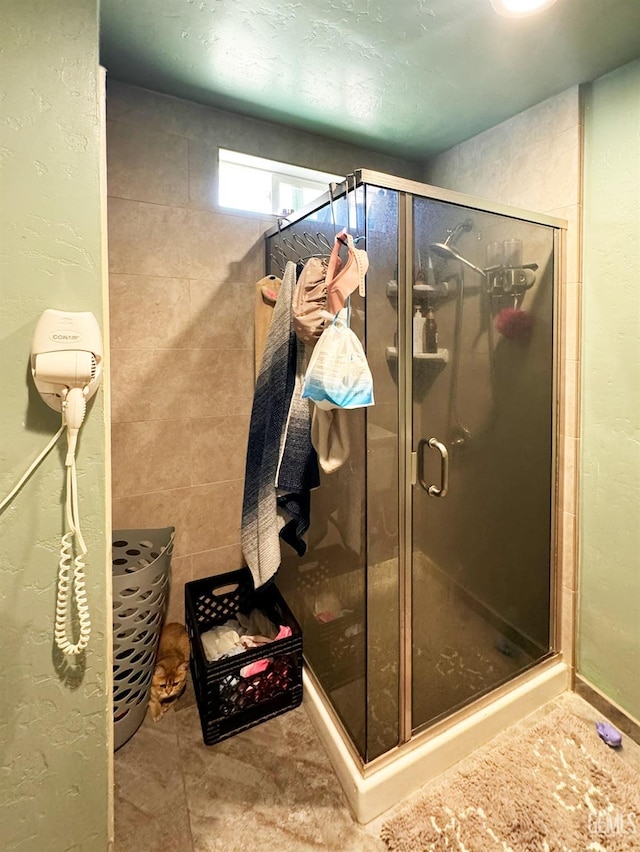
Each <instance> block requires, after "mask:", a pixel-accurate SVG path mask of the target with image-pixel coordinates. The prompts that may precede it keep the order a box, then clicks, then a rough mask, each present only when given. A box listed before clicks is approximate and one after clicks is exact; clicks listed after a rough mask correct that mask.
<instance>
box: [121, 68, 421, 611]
mask: <svg viewBox="0 0 640 852" xmlns="http://www.w3.org/2000/svg"><path fill="white" fill-rule="evenodd" d="M107 109H108V113H107V118H108V122H107V150H108V190H109V264H110V266H109V268H110V314H111V357H112V397H113V410H112V449H113V526H114V529H118V528H129V527H133V528H138V527H140V528H152V527H158V526H165V525H173V526H175V527H176V545H175V553H174V557H173V561H172V566H173V588H172V593H171V599H170V608H169V613H168V617H169V618H170V619H179V620H181V619H182V617H183V585H184V582H186V581H188V580H190V579H196V578H199V577H206V576H209V575H211V574H215V573H220V572H224V571H228V570H232V569H234V568H237V567H239V566H240V565H241V564H242V553H241V548H240V516H241V506H242V490H243V476H244V459H245V452H246V439H247V431H248V422H249V415H250V410H251V401H252V395H253V380H254V376H253V309H254V292H255V283H256V281H257V280H258V279H259V278H260V277H262V275H263V274H264V245H263V241H262V234H263V233H264V231H265V230H266V229H267V228H268V227H271V225H272V224H273V221H274V220H273V218H270V219H269V220H268V221H266V220H264V218H263V219H261V218H260V217H255V216H241V215H232V214H229V213H227V212H223V211H221V210H220V209H219V208H218V207H217V206H216V203H215V186H216V169H217V149H218V146H219V145H220V146H222V147H228V148H232V149H235V150H240V151H243V152H245V153H249V154H256V155H261V156H265V157H268V158H271V159H276V160H282V161H286V162H292V163H296V164H297V165H302V166H308V167H311V168H316V169H321V170H325V171H330V172H334V173H337V174H346V173H347V172H350V171H353V170H354V169H355V168H358V167H366V168H372V169H378V170H381V171H386V172H391V173H394V174H400V175H403V176H406V177H417V166H416V165H415V164H410V163H407V162H404V161H402V160H397V159H394V158H392V157H386V156H384V155H380V154H375V153H372V152H370V151H365V150H363V149H358V148H354V147H352V146H348V145H344V144H341V143H334V142H330V141H328V140H325V139H320V138H318V137H314V136H312V135H310V134H306V133H301V132H299V131H294V130H288V129H286V128H282V127H278V126H277V125H273V124H269V123H267V122H260V121H255V120H251V119H246V118H243V117H242V116H238V115H234V114H231V113H226V112H222V111H220V110H215V109H210V108H207V107H203V106H199V105H197V104H193V103H189V102H186V101H182V100H178V99H175V98H169V97H165V96H163V95H158V94H155V93H153V92H148V91H145V90H143V89H139V88H136V87H131V86H125V85H123V84H120V83H111V84H110V86H109V89H108V98H107Z"/></svg>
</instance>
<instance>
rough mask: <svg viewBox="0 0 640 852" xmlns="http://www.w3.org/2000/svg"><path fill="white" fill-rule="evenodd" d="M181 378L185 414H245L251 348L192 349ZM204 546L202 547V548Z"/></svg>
mask: <svg viewBox="0 0 640 852" xmlns="http://www.w3.org/2000/svg"><path fill="white" fill-rule="evenodd" d="M189 359H190V363H189V368H188V370H187V369H185V368H183V369H182V373H181V377H182V381H183V382H184V384H185V386H186V387H187V388H188V389H189V392H188V395H187V400H186V407H185V409H184V411H185V412H186V416H188V417H219V416H226V415H230V414H245V413H247V412H250V411H251V405H252V402H253V389H254V384H253V371H254V365H253V348H252V349H226V350H223V349H194V350H191V351H190V352H189ZM203 549H204V548H203Z"/></svg>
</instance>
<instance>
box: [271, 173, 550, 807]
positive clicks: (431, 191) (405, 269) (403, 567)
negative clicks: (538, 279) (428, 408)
mask: <svg viewBox="0 0 640 852" xmlns="http://www.w3.org/2000/svg"><path fill="white" fill-rule="evenodd" d="M363 185H364V186H365V187H366V186H372V187H377V188H380V189H388V190H391V191H395V192H397V193H398V244H397V260H398V300H397V304H398V328H397V332H398V341H397V350H398V362H397V363H398V373H397V377H398V477H399V480H398V481H399V491H400V494H399V507H398V513H399V517H398V522H399V525H398V551H399V552H398V574H399V577H398V580H399V623H398V630H399V631H400V643H399V648H400V657H399V661H398V662H399V696H398V699H399V700H398V711H399V728H398V733H399V736H398V743H397V746H395V747H393V748H392V749H390V750H389V751H387V752H385V753H383V754H381V755H380V756H378V757H376V758H373V759H372V760H369V761H365V760H364V759H363V757H362V755H361V754H360V753H359V751H358V749H357V747H356V746H355V744H354V742H353V741H352V740H351V737H350V735H349V732H348V731H347V729H346V728H345V726H344V724H343V722H342V720H341V718H340V717H339V715H338V713H337V712H336V710H335V708H334V707H333V706H332V705H331V703H330V701H329V700H328V698H327V697H326V696H325V697H324V699H323V705H324V711H323V712H324V713H326V715H327V717H328V718H329V719H331V722H332V725H333V726H334V729H335V730H337V731H339V732H340V733H341V739H342V742H343V745H344V746H345V747H346V752H347V753H348V754H350V756H351V758H352V760H353V761H354V766H355V765H357V766H358V767H359V769H360V773H361V778H362V779H363V781H366V779H367V778H370V777H374V776H375V775H376V773H378V771H379V770H381V769H383V768H384V767H385V766H387V765H389V764H391V763H393V762H394V761H397V760H399V759H400V758H401V757H402V756H403V755H407V754H409V753H411V752H413V751H414V750H415V751H416V752H418V751H419V750H420V749H421V748H422V747H423V746H424V745H425V743H427V742H429V741H430V740H431V739H432V738H434V739H435V738H437V737H438V736H439V735H440V734H441V733H442V732H443V731H446V730H447V728H450V727H452V726H453V725H455V724H456V723H457V722H460V721H462V720H465V719H469V718H471V717H472V716H473V714H475V713H477V712H478V711H479V710H481V709H483V708H486V707H489V706H490V705H492V704H493V703H494V702H497V701H499V700H500V699H502V698H503V697H505V696H507V695H508V694H509V693H512V692H513V693H515V692H516V691H518V689H519V688H520V687H522V688H526V686H527V684H529V683H531V684H533V683H535V681H536V678H538V677H539V676H541V675H544V674H545V672H546V674H547V675H548V676H549V678H554V677H555V676H556V675H555V674H554V673H555V672H557V664H558V663H559V662H560V661H561V659H562V649H561V642H560V639H561V636H560V620H559V618H558V605H559V601H560V594H561V588H560V583H561V578H560V571H559V570H558V559H557V553H556V538H557V530H558V528H559V523H560V520H561V519H560V518H558V511H559V508H558V507H559V500H558V483H559V464H558V446H559V440H558V428H559V416H558V412H559V397H558V388H559V374H560V358H559V337H560V329H562V327H563V326H562V323H563V317H562V314H561V306H562V299H561V292H562V290H563V288H564V286H565V280H564V267H565V262H564V252H565V240H564V234H565V231H566V228H567V222H566V220H563V219H559V218H557V217H554V216H549V215H547V214H539V213H533V212H532V211H529V210H524V209H521V208H517V207H511V206H509V205H506V204H501V203H494V202H491V201H489V200H487V199H485V198H480V197H477V196H472V195H466V194H464V193H459V192H456V191H454V190H447V189H442V188H440V187H436V186H432V185H430V184H426V183H421V182H419V181H414V180H410V179H406V178H398V177H395V176H392V175H388V174H385V173H382V172H377V171H372V170H369V169H358V170H356V171H355V172H354V173H353V174H352V175H349V176H348V177H347V179H346V180H345V181H344V182H342V183H341V184H338V185H337V186H335V187H333V188H332V191H330V192H327V193H325V194H324V195H323V196H321V197H320V198H317V199H316V200H315V201H314V202H312V203H310V204H308V205H306V206H305V207H303V208H301V209H300V210H297V211H295V213H293V214H291V215H289V216H286V217H278V219H277V224H276V225H274V226H273V227H272V228H270V229H269V230H268V231H267V233H266V235H265V236H266V237H271V236H276V235H278V234H283V233H284V232H286V230H287V229H288V228H289V227H291V226H294V225H295V224H296V223H297V222H299V221H300V220H302V219H304V218H306V217H307V216H309V215H310V214H312V213H315V212H317V211H318V210H321V209H323V208H325V207H327V206H329V205H330V204H332V203H333V202H335V201H336V200H338V199H340V198H342V197H343V196H347V195H348V193H349V192H353V191H355V189H356V188H358V187H360V186H363ZM415 197H420V198H426V199H429V200H432V201H439V202H444V203H447V204H452V205H455V206H457V207H462V208H468V209H469V211H480V212H486V213H492V214H496V215H499V216H506V217H510V218H512V219H520V220H523V221H525V222H530V223H532V224H536V225H545V226H548V227H551V228H553V300H552V303H553V335H552V341H553V342H552V372H553V375H552V409H553V410H552V427H551V428H552V435H551V481H552V494H551V501H550V516H551V534H550V542H549V553H550V572H551V577H550V595H549V615H550V628H549V646H550V651H549V652H548V654H546V655H545V656H544V657H543V658H542V659H540V660H538V661H537V662H535V663H533V664H531V665H530V666H528V667H527V668H526V669H525V670H523V671H521V672H519V673H517V674H515V675H514V676H513V677H511V678H510V679H509V680H508V681H506V682H503V683H500V684H498V685H497V686H495V687H494V688H492V689H490V690H489V691H488V692H486V693H483V694H481V695H480V696H479V697H477V698H471V699H470V700H469V701H468V702H466V703H465V704H464V705H463V706H461V707H457V708H455V709H453V710H452V711H451V712H450V713H449V714H447V716H446V717H444V718H437V719H436V720H434V721H432V722H428V723H426V724H425V725H424V726H422V727H421V728H420V729H419V730H417V731H416V730H414V729H413V726H412V689H413V672H412V654H413V624H412V620H413V613H412V580H413V576H412V575H413V571H412V568H413V529H412V528H413V493H414V486H415V479H416V470H415V461H414V460H415V455H414V453H413V435H412V405H413V370H412V360H411V359H409V358H404V357H400V356H401V353H407V352H410V351H411V340H412V313H411V299H409V298H408V296H409V292H408V291H409V280H410V277H411V275H412V274H413V257H414V254H413V249H414V246H413V199H414V198H415ZM265 247H266V248H267V254H266V263H267V269H268V268H269V266H270V258H269V250H268V243H265ZM365 333H366V332H365ZM366 475H367V473H366V469H365V476H366ZM367 545H368V542H367ZM367 564H368V560H367ZM305 677H306V678H308V679H309V680H310V682H311V684H313V685H314V689H315V690H319V692H318V694H322V693H323V692H324V689H323V685H322V683H321V682H320V681H319V680H318V678H317V676H316V675H315V674H313V672H309V671H306V672H305ZM366 678H367V681H368V674H366ZM325 744H326V743H325ZM332 760H333V757H332ZM345 790H348V785H347V786H345ZM352 804H353V803H352ZM356 810H357V809H356Z"/></svg>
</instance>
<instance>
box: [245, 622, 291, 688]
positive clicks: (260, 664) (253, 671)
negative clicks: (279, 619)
mask: <svg viewBox="0 0 640 852" xmlns="http://www.w3.org/2000/svg"><path fill="white" fill-rule="evenodd" d="M289 636H291V628H290V627H287V626H283V625H280V630H278V635H277V636H275V637H274V639H273V640H272V641H273V642H276V641H277V640H278V639H288V638H289ZM260 638H263V637H260ZM271 662H272V661H271V660H256V662H255V663H251V665H250V666H245V667H244V668H243V669H240V675H241V676H242V677H253V675H257V674H260V672H263V671H264V670H265V669H268V668H269V666H270V665H271Z"/></svg>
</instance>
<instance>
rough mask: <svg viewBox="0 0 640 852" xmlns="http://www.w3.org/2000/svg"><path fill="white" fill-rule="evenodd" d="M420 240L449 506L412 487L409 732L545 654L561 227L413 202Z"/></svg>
mask: <svg viewBox="0 0 640 852" xmlns="http://www.w3.org/2000/svg"><path fill="white" fill-rule="evenodd" d="M413 236H414V243H413V245H414V252H415V257H414V269H413V285H414V286H413V288H412V289H413V312H414V320H413V329H414V346H416V347H417V349H418V350H419V351H418V352H416V353H415V354H414V355H413V388H414V398H413V435H414V450H415V451H418V450H419V449H420V448H422V449H423V452H424V464H423V466H422V470H421V471H420V472H421V473H422V475H423V478H424V480H425V483H426V484H427V485H430V484H433V485H434V486H436V487H438V488H439V487H440V485H441V457H440V453H439V451H438V449H437V448H433V447H429V446H428V444H426V443H423V444H419V442H420V441H421V440H423V441H425V442H426V441H427V440H428V439H430V438H435V439H437V440H438V441H440V442H442V443H443V444H444V445H445V447H446V448H447V450H448V453H449V491H448V493H447V495H446V496H444V497H437V496H429V494H428V493H427V491H425V490H424V489H423V488H422V487H420V485H417V486H416V487H415V488H414V505H413V568H412V571H413V575H412V576H413V613H412V618H413V702H412V703H413V727H414V729H416V728H419V727H420V726H422V725H425V724H427V723H428V722H431V721H433V720H434V719H436V718H438V717H439V716H442V715H443V714H446V713H449V712H451V710H453V709H454V708H456V707H459V706H461V705H463V704H465V703H466V702H468V701H470V700H471V699H473V698H476V697H477V696H479V695H480V694H482V693H484V692H486V691H488V690H490V689H492V688H494V687H495V686H497V685H498V684H500V683H502V682H504V681H505V680H507V679H509V678H510V677H513V676H514V675H515V674H517V673H518V672H520V671H522V670H523V669H525V668H526V667H527V666H529V665H531V664H532V663H533V662H534V661H535V660H539V659H540V658H541V657H543V656H544V655H545V654H547V653H548V651H549V630H550V625H549V613H550V605H549V603H550V579H551V565H550V541H551V539H550V536H551V494H552V491H553V483H552V420H553V417H552V411H553V400H552V388H553V363H552V329H553V230H552V229H551V228H548V227H545V226H541V225H535V224H532V223H527V222H522V221H519V220H515V219H510V218H507V217H503V216H497V215H493V214H489V213H483V212H480V211H475V210H474V211H470V210H468V209H465V208H460V207H456V206H454V205H451V204H446V203H441V202H434V201H430V200H428V199H423V198H416V199H414V235H413ZM534 264H535V265H537V268H535V269H533V268H526V267H527V266H532V265H534ZM492 266H493V267H494V272H492V273H491V272H490V273H488V274H484V273H483V272H482V270H483V269H485V268H487V267H489V268H490V267H492ZM434 324H435V326H437V341H436V339H435V337H434V334H433V332H434ZM425 350H427V351H425ZM429 350H434V351H429Z"/></svg>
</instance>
